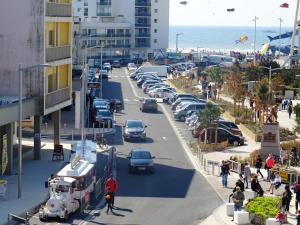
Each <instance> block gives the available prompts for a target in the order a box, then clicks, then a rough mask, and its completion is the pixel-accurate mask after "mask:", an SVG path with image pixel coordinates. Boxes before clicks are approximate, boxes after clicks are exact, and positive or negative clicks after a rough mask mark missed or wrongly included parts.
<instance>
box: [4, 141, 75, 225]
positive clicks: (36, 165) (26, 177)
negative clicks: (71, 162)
mask: <svg viewBox="0 0 300 225" xmlns="http://www.w3.org/2000/svg"><path fill="white" fill-rule="evenodd" d="M23 144H24V145H29V146H33V143H32V142H30V141H25V140H24V141H23ZM63 145H64V149H68V150H69V149H70V148H71V145H70V144H65V143H64V144H63ZM42 146H43V147H42V150H41V160H37V161H36V160H33V159H32V151H29V152H26V153H25V154H24V155H23V176H22V198H21V199H18V190H17V187H18V185H17V184H18V176H17V175H11V176H4V177H2V179H5V180H7V181H8V189H7V195H6V198H3V199H2V198H0V224H1V225H2V224H6V223H7V215H8V213H12V214H15V215H21V214H23V213H25V212H26V211H28V210H29V209H32V208H35V207H36V206H37V205H39V203H41V202H43V201H44V200H45V199H46V197H47V194H48V192H47V189H45V187H44V184H45V181H47V179H48V177H49V176H50V175H51V174H52V173H56V172H58V171H59V170H60V169H61V168H62V167H63V166H64V164H65V163H66V162H67V160H68V154H69V151H68V150H67V151H64V154H65V161H52V151H53V144H51V143H47V142H42ZM14 167H15V168H14V172H13V174H17V172H18V162H17V159H16V160H14Z"/></svg>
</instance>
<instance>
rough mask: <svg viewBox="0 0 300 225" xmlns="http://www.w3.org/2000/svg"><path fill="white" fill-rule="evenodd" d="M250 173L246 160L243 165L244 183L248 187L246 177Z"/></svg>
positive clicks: (247, 177)
mask: <svg viewBox="0 0 300 225" xmlns="http://www.w3.org/2000/svg"><path fill="white" fill-rule="evenodd" d="M250 175H251V169H250V166H249V164H248V163H247V162H246V163H245V167H244V184H245V185H246V188H248V179H249V177H250Z"/></svg>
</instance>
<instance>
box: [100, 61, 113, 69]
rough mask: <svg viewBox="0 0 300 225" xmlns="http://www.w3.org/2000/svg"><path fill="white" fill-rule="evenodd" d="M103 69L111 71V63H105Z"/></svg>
mask: <svg viewBox="0 0 300 225" xmlns="http://www.w3.org/2000/svg"><path fill="white" fill-rule="evenodd" d="M102 68H103V69H104V70H108V71H109V70H111V65H110V63H109V62H107V63H104V64H103V66H102Z"/></svg>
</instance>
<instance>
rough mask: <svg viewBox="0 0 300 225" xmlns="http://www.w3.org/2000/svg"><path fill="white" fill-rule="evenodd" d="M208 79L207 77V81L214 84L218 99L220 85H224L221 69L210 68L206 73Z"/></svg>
mask: <svg viewBox="0 0 300 225" xmlns="http://www.w3.org/2000/svg"><path fill="white" fill-rule="evenodd" d="M208 77H209V80H210V81H211V82H214V83H215V85H216V88H218V89H219V92H218V98H219V95H220V90H221V88H222V85H223V83H224V78H223V76H222V70H221V68H220V67H219V66H215V67H213V68H211V69H210V70H209V71H208Z"/></svg>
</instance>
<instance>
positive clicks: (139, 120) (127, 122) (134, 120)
mask: <svg viewBox="0 0 300 225" xmlns="http://www.w3.org/2000/svg"><path fill="white" fill-rule="evenodd" d="M128 122H141V123H143V120H126V123H128Z"/></svg>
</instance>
